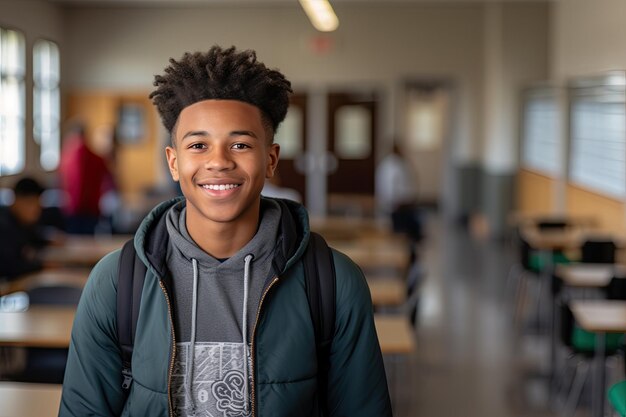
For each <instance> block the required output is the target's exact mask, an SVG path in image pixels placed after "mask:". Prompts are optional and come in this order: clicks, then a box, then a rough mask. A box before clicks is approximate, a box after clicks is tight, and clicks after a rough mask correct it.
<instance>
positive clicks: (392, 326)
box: [374, 314, 415, 355]
mask: <svg viewBox="0 0 626 417" xmlns="http://www.w3.org/2000/svg"><path fill="white" fill-rule="evenodd" d="M374 323H375V325H376V333H378V342H379V343H380V350H381V351H382V352H383V354H385V355H387V354H389V355H398V354H402V355H407V354H410V353H411V352H413V351H414V350H415V339H414V338H413V332H412V331H411V325H410V324H409V321H408V319H407V318H406V317H404V316H395V315H386V314H385V315H380V314H375V315H374Z"/></svg>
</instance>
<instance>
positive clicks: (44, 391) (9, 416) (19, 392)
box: [0, 382, 61, 417]
mask: <svg viewBox="0 0 626 417" xmlns="http://www.w3.org/2000/svg"><path fill="white" fill-rule="evenodd" d="M0 404H1V405H0V417H56V416H57V415H58V413H59V405H60V404H61V385H54V384H27V383H19V382H0Z"/></svg>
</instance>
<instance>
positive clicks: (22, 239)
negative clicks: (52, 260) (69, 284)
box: [0, 177, 49, 279]
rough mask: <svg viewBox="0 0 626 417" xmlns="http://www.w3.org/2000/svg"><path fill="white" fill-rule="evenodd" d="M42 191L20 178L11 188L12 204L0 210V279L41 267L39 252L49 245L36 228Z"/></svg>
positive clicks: (32, 180) (40, 187) (30, 180)
mask: <svg viewBox="0 0 626 417" xmlns="http://www.w3.org/2000/svg"><path fill="white" fill-rule="evenodd" d="M43 191H44V188H43V187H42V186H41V185H40V184H39V183H38V182H37V181H36V180H34V179H32V178H29V177H24V178H22V179H20V180H19V181H17V182H16V183H15V185H14V187H13V195H14V197H15V198H14V200H13V203H12V204H11V205H10V206H8V207H0V279H2V278H9V279H11V278H15V277H17V276H19V275H22V274H26V273H29V272H34V271H37V270H39V269H41V267H42V263H41V260H40V259H39V256H38V253H39V251H40V250H41V249H42V248H43V247H44V246H46V245H47V244H48V243H49V242H48V240H46V239H45V238H44V235H43V233H42V231H41V230H40V227H39V224H38V223H39V220H40V218H41V213H42V208H41V203H40V202H39V197H40V196H41V193H43Z"/></svg>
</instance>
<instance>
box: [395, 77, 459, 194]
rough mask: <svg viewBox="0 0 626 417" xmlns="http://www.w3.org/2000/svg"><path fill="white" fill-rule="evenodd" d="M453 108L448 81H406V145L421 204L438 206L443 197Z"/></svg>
mask: <svg viewBox="0 0 626 417" xmlns="http://www.w3.org/2000/svg"><path fill="white" fill-rule="evenodd" d="M449 109H450V89H449V86H448V85H447V84H446V83H445V82H443V81H442V82H435V81H433V82H409V83H407V84H406V86H405V104H404V118H405V129H404V130H405V132H406V134H405V136H404V138H403V139H404V140H405V143H404V145H405V146H404V148H405V149H406V150H407V152H406V153H407V156H408V159H409V160H410V162H411V164H412V166H413V168H414V171H415V172H416V174H417V180H416V181H415V182H416V183H417V184H418V189H417V194H418V201H419V202H420V203H421V204H434V205H436V204H438V202H439V201H440V198H441V193H442V190H443V185H442V184H443V180H442V178H443V175H444V167H445V163H444V161H445V159H444V157H445V155H444V152H445V138H446V136H447V135H448V132H447V127H448V126H449V124H450V122H449Z"/></svg>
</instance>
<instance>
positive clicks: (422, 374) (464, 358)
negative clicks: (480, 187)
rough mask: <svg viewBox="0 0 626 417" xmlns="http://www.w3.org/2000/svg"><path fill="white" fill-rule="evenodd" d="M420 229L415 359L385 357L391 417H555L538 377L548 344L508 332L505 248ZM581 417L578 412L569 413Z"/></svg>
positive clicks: (509, 258) (508, 257)
mask: <svg viewBox="0 0 626 417" xmlns="http://www.w3.org/2000/svg"><path fill="white" fill-rule="evenodd" d="M427 225H428V228H427V230H428V238H427V240H426V243H425V244H424V245H423V247H422V249H421V260H422V262H423V265H424V268H425V269H426V271H427V274H426V278H425V279H424V281H423V282H422V286H421V299H420V300H421V301H420V306H419V323H418V325H417V330H416V340H417V346H418V348H417V352H416V353H415V355H414V356H413V357H410V358H408V359H407V358H387V367H388V370H389V371H390V375H389V378H390V385H392V387H393V389H392V401H393V403H394V415H395V416H396V417H408V416H421V417H451V416H455V415H462V416H464V417H513V416H515V417H548V416H557V415H559V413H557V412H556V411H557V410H558V408H557V407H555V406H554V405H552V404H553V403H554V402H553V401H552V402H551V401H550V400H549V396H548V389H547V383H546V379H545V378H542V377H540V375H541V374H542V373H543V374H545V372H544V371H545V369H546V368H547V365H548V364H547V360H546V358H548V357H549V354H548V345H547V338H546V337H545V336H541V335H533V334H532V332H531V333H529V332H527V331H523V332H520V331H516V330H515V326H514V325H513V320H512V312H511V307H510V306H511V305H512V300H513V294H512V291H511V288H507V282H506V281H507V279H506V278H507V274H508V273H509V269H510V266H511V265H512V263H513V261H514V259H515V258H514V256H513V253H514V252H513V249H512V248H511V246H510V245H509V244H508V243H506V242H502V241H491V240H485V239H483V240H480V239H475V238H472V237H471V236H470V235H469V234H468V233H467V231H466V230H465V229H464V228H461V227H458V226H456V225H451V224H445V223H444V222H442V221H441V219H440V218H439V217H438V216H436V215H432V214H431V215H430V216H429V218H428V222H427ZM532 289H533V288H531V290H532ZM588 415H589V411H588V408H587V407H585V406H584V405H583V406H582V407H581V409H580V410H579V412H578V413H577V414H576V416H577V417H583V416H585V417H586V416H588Z"/></svg>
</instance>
